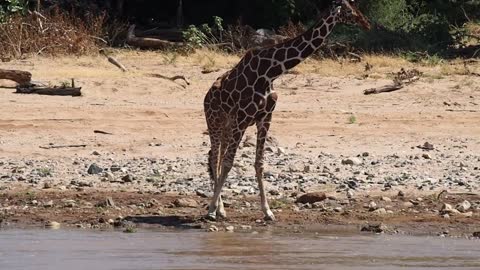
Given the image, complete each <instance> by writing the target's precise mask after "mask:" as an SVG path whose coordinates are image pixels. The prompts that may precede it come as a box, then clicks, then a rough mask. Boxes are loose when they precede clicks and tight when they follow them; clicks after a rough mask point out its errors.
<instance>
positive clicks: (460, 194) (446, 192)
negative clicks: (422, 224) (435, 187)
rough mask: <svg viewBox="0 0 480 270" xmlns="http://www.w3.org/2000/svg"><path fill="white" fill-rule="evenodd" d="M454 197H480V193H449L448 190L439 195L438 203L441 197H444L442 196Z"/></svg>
mask: <svg viewBox="0 0 480 270" xmlns="http://www.w3.org/2000/svg"><path fill="white" fill-rule="evenodd" d="M444 194H445V195H453V196H462V195H464V196H480V193H473V192H455V193H454V192H448V190H446V189H444V190H442V191H441V192H440V193H438V195H437V201H439V200H440V197H442V195H444Z"/></svg>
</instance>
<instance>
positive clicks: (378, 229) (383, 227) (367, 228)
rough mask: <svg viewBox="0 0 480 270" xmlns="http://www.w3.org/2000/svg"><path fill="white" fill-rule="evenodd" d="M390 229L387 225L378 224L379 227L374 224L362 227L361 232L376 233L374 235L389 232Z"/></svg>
mask: <svg viewBox="0 0 480 270" xmlns="http://www.w3.org/2000/svg"><path fill="white" fill-rule="evenodd" d="M388 230H389V229H388V227H387V226H386V225H385V224H382V223H380V224H377V225H372V224H367V225H365V226H363V227H362V229H361V230H360V231H362V232H374V233H384V232H386V231H388Z"/></svg>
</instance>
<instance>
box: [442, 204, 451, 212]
mask: <svg viewBox="0 0 480 270" xmlns="http://www.w3.org/2000/svg"><path fill="white" fill-rule="evenodd" d="M452 210H453V207H452V205H451V204H448V203H444V204H443V206H442V210H441V212H444V213H450V212H452Z"/></svg>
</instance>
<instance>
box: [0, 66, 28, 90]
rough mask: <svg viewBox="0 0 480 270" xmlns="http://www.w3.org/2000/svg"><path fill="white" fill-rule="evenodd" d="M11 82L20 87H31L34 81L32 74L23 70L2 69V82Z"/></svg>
mask: <svg viewBox="0 0 480 270" xmlns="http://www.w3.org/2000/svg"><path fill="white" fill-rule="evenodd" d="M2 79H3V80H11V81H14V82H16V83H18V84H19V86H29V85H30V84H31V80H32V73H30V72H28V71H21V70H7V69H0V80H2Z"/></svg>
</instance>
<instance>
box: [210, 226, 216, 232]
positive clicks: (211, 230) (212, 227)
mask: <svg viewBox="0 0 480 270" xmlns="http://www.w3.org/2000/svg"><path fill="white" fill-rule="evenodd" d="M208 231H209V232H218V228H217V226H215V225H210V226H209V227H208Z"/></svg>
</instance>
